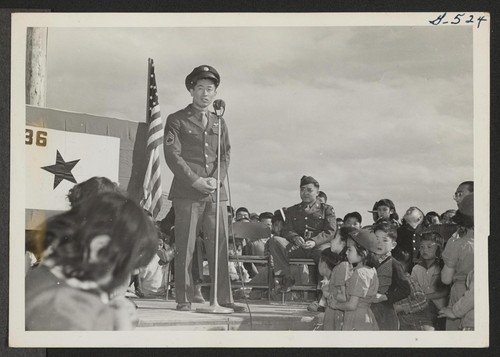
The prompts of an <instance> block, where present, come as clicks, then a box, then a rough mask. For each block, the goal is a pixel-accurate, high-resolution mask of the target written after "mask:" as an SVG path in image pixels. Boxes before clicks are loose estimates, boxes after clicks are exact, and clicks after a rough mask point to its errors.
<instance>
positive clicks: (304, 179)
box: [300, 176, 319, 188]
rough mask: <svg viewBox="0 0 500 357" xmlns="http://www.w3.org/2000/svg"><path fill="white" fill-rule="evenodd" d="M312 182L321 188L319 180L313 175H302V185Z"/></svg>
mask: <svg viewBox="0 0 500 357" xmlns="http://www.w3.org/2000/svg"><path fill="white" fill-rule="evenodd" d="M310 183H312V184H313V185H314V186H316V187H318V188H319V182H318V181H316V179H315V178H314V177H312V176H302V178H301V179H300V187H302V186H304V185H308V184H310Z"/></svg>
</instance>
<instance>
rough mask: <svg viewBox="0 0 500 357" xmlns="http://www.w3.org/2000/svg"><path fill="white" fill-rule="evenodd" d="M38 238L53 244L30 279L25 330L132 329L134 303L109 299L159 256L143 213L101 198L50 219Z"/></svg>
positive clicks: (108, 196)
mask: <svg viewBox="0 0 500 357" xmlns="http://www.w3.org/2000/svg"><path fill="white" fill-rule="evenodd" d="M39 235H40V239H43V240H45V241H47V242H50V245H49V247H48V249H46V250H45V252H44V258H43V259H42V262H41V264H40V266H39V267H38V268H36V269H34V270H32V271H30V273H29V274H28V275H27V277H26V296H25V298H26V300H25V303H26V309H25V317H26V320H25V322H26V330H59V331H64V330H124V329H131V328H132V327H133V321H132V318H133V315H134V314H135V306H134V305H133V303H131V302H130V301H129V300H127V299H126V298H125V297H116V298H114V299H113V300H111V301H108V296H109V293H110V292H112V291H113V290H115V289H116V288H117V287H118V286H120V285H122V284H123V283H124V282H126V281H127V279H128V278H129V276H130V273H131V272H132V271H133V270H134V269H136V268H138V267H140V266H144V265H146V264H147V263H148V262H149V261H150V260H151V258H152V257H153V255H154V254H155V252H156V248H157V232H156V229H155V227H154V224H153V222H151V220H150V219H149V218H148V217H147V216H146V214H145V213H144V211H143V209H142V208H141V207H139V205H137V204H136V203H134V202H133V201H131V200H130V199H128V198H126V197H125V196H123V195H121V194H118V193H113V192H108V193H103V194H100V195H97V196H95V197H93V198H92V199H85V200H82V201H81V202H80V203H78V204H76V205H75V206H73V207H72V208H71V210H69V211H67V212H64V213H62V214H59V215H57V216H54V217H52V218H50V219H49V220H48V221H47V222H46V224H45V226H44V227H43V228H42V230H41V231H40V232H39Z"/></svg>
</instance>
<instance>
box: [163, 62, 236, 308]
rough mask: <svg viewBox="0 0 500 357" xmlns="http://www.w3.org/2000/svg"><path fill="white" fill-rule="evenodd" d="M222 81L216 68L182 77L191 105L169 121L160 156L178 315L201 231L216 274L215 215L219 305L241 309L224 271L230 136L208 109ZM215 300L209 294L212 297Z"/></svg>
mask: <svg viewBox="0 0 500 357" xmlns="http://www.w3.org/2000/svg"><path fill="white" fill-rule="evenodd" d="M219 82H220V76H219V73H218V72H217V70H215V68H213V67H211V66H208V65H202V66H199V67H196V68H195V69H193V71H192V72H191V73H190V74H189V75H188V76H187V77H186V81H185V85H186V88H187V90H188V91H189V92H190V93H191V96H192V97H193V101H192V103H191V104H190V105H188V106H187V107H186V108H184V109H181V110H179V111H178V112H176V113H174V114H171V115H169V116H168V118H167V123H166V126H165V136H164V152H165V159H166V162H167V165H168V167H169V168H170V170H172V172H173V174H174V179H173V181H172V185H171V188H170V193H169V199H170V200H172V204H173V207H174V209H175V236H176V242H175V244H176V256H175V290H176V301H177V310H180V311H189V310H191V301H193V294H194V292H193V287H194V284H195V282H193V277H192V274H191V267H192V263H193V253H194V249H195V243H196V237H197V235H198V233H199V232H200V230H201V231H202V232H203V235H204V239H205V248H206V252H207V260H208V263H209V268H210V274H211V275H212V276H213V272H214V259H215V256H214V252H215V239H216V237H215V220H216V210H217V209H219V214H220V215H219V217H220V223H219V224H220V225H219V227H220V230H219V237H218V240H219V243H218V248H219V251H218V285H217V296H216V297H214V299H217V301H218V303H219V305H221V306H224V307H229V308H232V309H233V310H235V311H236V312H241V311H244V308H243V307H242V306H239V305H235V304H234V302H233V296H232V293H231V285H230V280H229V271H228V250H227V237H228V233H227V232H228V220H227V194H226V189H225V187H224V185H223V184H222V183H223V182H224V178H225V177H226V174H227V169H228V165H229V152H230V144H229V136H228V132H227V127H226V124H225V122H224V119H221V121H220V125H219V122H218V120H217V116H216V115H215V114H214V113H212V112H210V111H209V110H208V108H209V106H210V105H211V104H212V102H213V100H214V98H215V95H216V94H217V87H218V86H219ZM219 130H220V131H221V153H220V167H217V154H218V153H217V150H218V143H217V142H218V139H217V138H218V134H219ZM217 170H220V179H221V186H220V201H221V204H220V206H219V207H217V204H216V186H217V180H216V177H217ZM212 294H213V291H212Z"/></svg>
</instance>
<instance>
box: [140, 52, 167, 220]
mask: <svg viewBox="0 0 500 357" xmlns="http://www.w3.org/2000/svg"><path fill="white" fill-rule="evenodd" d="M147 112H148V117H147V122H148V125H149V130H148V142H147V149H146V153H147V158H148V168H147V170H146V175H145V177H144V183H143V185H142V188H143V199H142V201H141V205H142V207H143V208H144V209H145V210H146V211H148V212H150V213H151V214H152V216H153V218H154V219H155V220H156V218H157V216H158V213H159V212H160V209H161V195H162V187H161V168H160V149H161V147H162V145H163V124H162V121H161V114H160V103H159V101H158V90H157V88H156V77H155V68H154V63H153V60H152V59H151V58H149V59H148V110H147Z"/></svg>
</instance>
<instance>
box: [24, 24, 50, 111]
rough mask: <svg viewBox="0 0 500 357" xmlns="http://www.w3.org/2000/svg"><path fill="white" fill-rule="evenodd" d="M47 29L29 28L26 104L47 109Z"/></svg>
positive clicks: (27, 39)
mask: <svg viewBox="0 0 500 357" xmlns="http://www.w3.org/2000/svg"><path fill="white" fill-rule="evenodd" d="M46 99H47V27H29V28H28V32H27V38H26V104H29V105H36V106H39V107H45V105H46Z"/></svg>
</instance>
